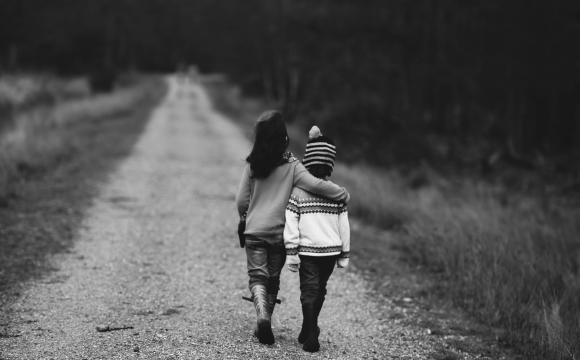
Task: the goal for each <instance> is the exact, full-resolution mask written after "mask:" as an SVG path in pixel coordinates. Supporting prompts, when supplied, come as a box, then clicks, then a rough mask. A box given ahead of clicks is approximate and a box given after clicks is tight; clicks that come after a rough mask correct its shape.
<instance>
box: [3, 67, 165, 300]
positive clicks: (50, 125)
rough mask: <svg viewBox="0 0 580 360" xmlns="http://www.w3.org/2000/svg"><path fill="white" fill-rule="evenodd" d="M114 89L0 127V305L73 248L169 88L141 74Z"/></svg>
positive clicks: (30, 111)
mask: <svg viewBox="0 0 580 360" xmlns="http://www.w3.org/2000/svg"><path fill="white" fill-rule="evenodd" d="M123 84H124V85H122V86H119V87H118V88H117V89H115V90H114V91H112V92H110V93H103V94H97V95H90V94H85V95H83V96H75V97H72V98H68V99H65V100H59V101H56V102H52V103H42V104H38V105H36V106H32V105H31V106H28V107H26V108H25V109H23V108H19V109H18V111H15V112H14V113H13V118H12V119H10V120H5V121H6V123H7V125H6V126H5V127H4V128H3V130H2V131H0V248H1V249H2V251H0V305H1V304H3V303H4V302H6V301H9V300H10V298H11V297H12V295H13V292H16V291H17V290H18V284H19V283H20V282H21V281H22V280H25V279H27V278H30V277H35V276H42V275H44V274H45V273H46V271H47V269H50V264H48V263H47V262H46V260H47V257H46V256H47V255H49V254H54V253H58V252H62V251H67V249H68V248H69V246H70V245H71V244H72V240H73V238H74V236H75V233H76V232H77V231H78V228H79V226H80V224H81V221H82V217H83V212H84V210H85V209H86V208H87V207H88V206H89V205H90V201H91V199H92V198H93V196H94V195H95V194H96V191H97V190H98V185H99V184H100V183H101V182H102V181H104V180H105V179H106V176H107V174H108V173H109V172H110V170H111V169H112V168H113V166H115V164H116V163H117V161H118V160H120V159H122V158H123V157H124V156H125V155H126V154H128V153H129V151H130V150H131V148H132V147H133V144H134V143H135V141H136V140H137V139H138V137H139V135H140V133H141V131H142V130H143V128H144V126H145V125H146V123H147V119H148V117H149V113H150V111H151V109H153V108H154V107H155V106H156V104H157V103H158V101H159V100H160V99H161V97H162V96H163V95H164V93H165V86H164V83H163V80H162V79H161V78H160V77H156V76H136V77H133V78H132V79H131V81H127V80H126V81H124V82H123Z"/></svg>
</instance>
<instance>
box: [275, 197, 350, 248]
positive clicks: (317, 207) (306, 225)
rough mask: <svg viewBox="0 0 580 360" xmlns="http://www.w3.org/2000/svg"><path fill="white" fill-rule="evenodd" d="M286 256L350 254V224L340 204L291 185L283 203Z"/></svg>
mask: <svg viewBox="0 0 580 360" xmlns="http://www.w3.org/2000/svg"><path fill="white" fill-rule="evenodd" d="M284 246H285V247H286V254H287V255H296V254H300V255H306V256H332V255H340V257H344V258H348V257H349V255H350V227H349V223H348V212H347V207H346V205H345V204H344V203H339V202H336V201H332V200H328V199H324V198H321V197H319V196H316V195H313V194H311V193H308V192H306V191H304V190H302V189H298V188H294V189H293V190H292V194H291V195H290V200H289V201H288V206H286V225H285V227H284Z"/></svg>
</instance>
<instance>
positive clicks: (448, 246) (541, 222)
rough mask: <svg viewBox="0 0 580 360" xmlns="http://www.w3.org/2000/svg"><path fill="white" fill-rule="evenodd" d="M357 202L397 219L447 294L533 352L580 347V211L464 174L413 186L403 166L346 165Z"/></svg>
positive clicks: (374, 218)
mask: <svg viewBox="0 0 580 360" xmlns="http://www.w3.org/2000/svg"><path fill="white" fill-rule="evenodd" d="M334 180H335V181H336V182H337V183H340V184H343V185H344V186H346V187H347V188H348V189H349V190H350V191H351V194H352V199H353V200H352V202H351V204H349V208H350V209H351V212H352V213H353V214H354V215H355V216H357V217H359V218H362V219H365V220H366V221H368V222H372V223H374V224H377V225H379V226H382V227H385V228H390V229H397V230H398V231H399V235H398V237H399V238H400V239H401V246H403V247H404V248H405V249H406V251H407V253H408V254H409V257H410V259H411V260H412V261H413V262H414V263H417V264H421V265H425V266H427V268H428V269H429V270H430V271H431V272H434V273H437V274H439V275H440V277H441V278H442V279H444V280H445V281H444V283H443V284H441V286H442V288H443V292H442V293H443V294H444V296H446V297H448V298H449V299H451V300H453V302H454V303H456V304H458V305H460V306H462V307H463V308H465V309H467V310H468V311H469V312H471V313H472V314H474V315H476V316H477V317H478V318H479V319H480V320H482V321H484V322H485V323H487V324H489V325H494V326H501V327H504V328H506V329H507V330H508V331H509V338H510V340H511V341H513V342H515V343H516V344H518V345H519V346H520V347H521V349H524V351H527V352H528V354H527V355H529V356H533V355H537V358H544V357H545V356H548V355H552V356H554V357H555V358H574V356H576V357H577V356H578V354H579V352H580V318H579V316H580V277H579V276H578V275H579V274H578V270H579V266H580V240H579V239H580V223H579V222H578V219H580V211H578V208H576V207H574V206H570V205H566V204H565V203H563V202H561V201H558V200H557V199H542V198H535V197H533V196H530V195H511V196H510V195H507V193H508V191H507V189H505V188H503V187H502V186H492V185H490V184H486V183H484V182H481V181H474V180H467V179H461V180H457V181H455V182H446V181H444V180H442V179H438V180H436V181H433V182H431V181H428V183H427V184H425V185H424V186H421V187H420V188H413V186H410V184H413V183H414V181H412V180H409V179H408V178H406V177H405V176H402V175H400V174H398V173H396V172H384V171H379V170H376V169H372V168H367V167H361V166H339V167H338V168H337V171H336V174H335V176H334Z"/></svg>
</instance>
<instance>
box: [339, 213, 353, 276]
mask: <svg viewBox="0 0 580 360" xmlns="http://www.w3.org/2000/svg"><path fill="white" fill-rule="evenodd" d="M338 230H339V233H340V239H341V240H342V252H341V253H340V256H339V257H338V261H337V265H338V267H339V268H344V267H347V266H348V263H349V258H350V225H349V223H348V211H347V208H346V205H343V207H342V209H341V212H340V214H338Z"/></svg>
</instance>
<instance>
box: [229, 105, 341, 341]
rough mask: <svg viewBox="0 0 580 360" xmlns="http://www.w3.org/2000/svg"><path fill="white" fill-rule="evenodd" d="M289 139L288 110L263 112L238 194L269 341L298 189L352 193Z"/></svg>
mask: <svg viewBox="0 0 580 360" xmlns="http://www.w3.org/2000/svg"><path fill="white" fill-rule="evenodd" d="M288 142H289V139H288V133H287V131H286V125H285V124H284V119H283V116H282V114H281V113H280V112H278V111H273V110H271V111H266V112H264V113H262V114H261V115H260V117H259V118H258V120H257V122H256V127H255V139H254V145H253V148H252V151H251V152H250V155H248V157H247V158H246V162H247V164H246V166H245V168H244V171H243V173H242V179H241V181H240V186H239V190H238V194H237V196H236V204H237V207H238V214H239V215H240V219H241V220H244V219H245V222H246V230H245V232H244V234H245V237H246V257H247V263H248V276H249V288H250V292H251V293H252V297H253V299H254V307H255V308H256V317H257V329H256V331H255V335H256V336H257V337H258V340H259V341H260V342H261V343H263V344H273V343H274V334H273V333H272V327H271V318H272V313H273V311H274V306H275V304H276V298H277V295H278V290H279V289H280V271H281V269H282V268H283V267H284V263H285V261H286V250H285V248H284V239H283V232H284V225H285V209H286V205H287V204H288V199H289V198H290V193H291V191H292V188H293V187H299V188H302V189H304V190H306V191H309V192H311V193H315V194H318V195H320V196H322V197H325V198H328V199H331V200H335V201H343V202H347V201H348V198H349V194H348V192H347V191H346V190H345V189H344V188H342V187H340V186H338V185H336V184H334V183H332V182H330V181H326V180H322V179H319V178H316V177H314V176H313V175H311V174H310V173H309V172H308V170H306V168H305V167H304V166H303V165H302V164H301V163H300V162H299V161H298V160H297V159H296V158H295V157H294V156H293V155H292V154H291V153H290V152H288V151H287V148H288Z"/></svg>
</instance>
